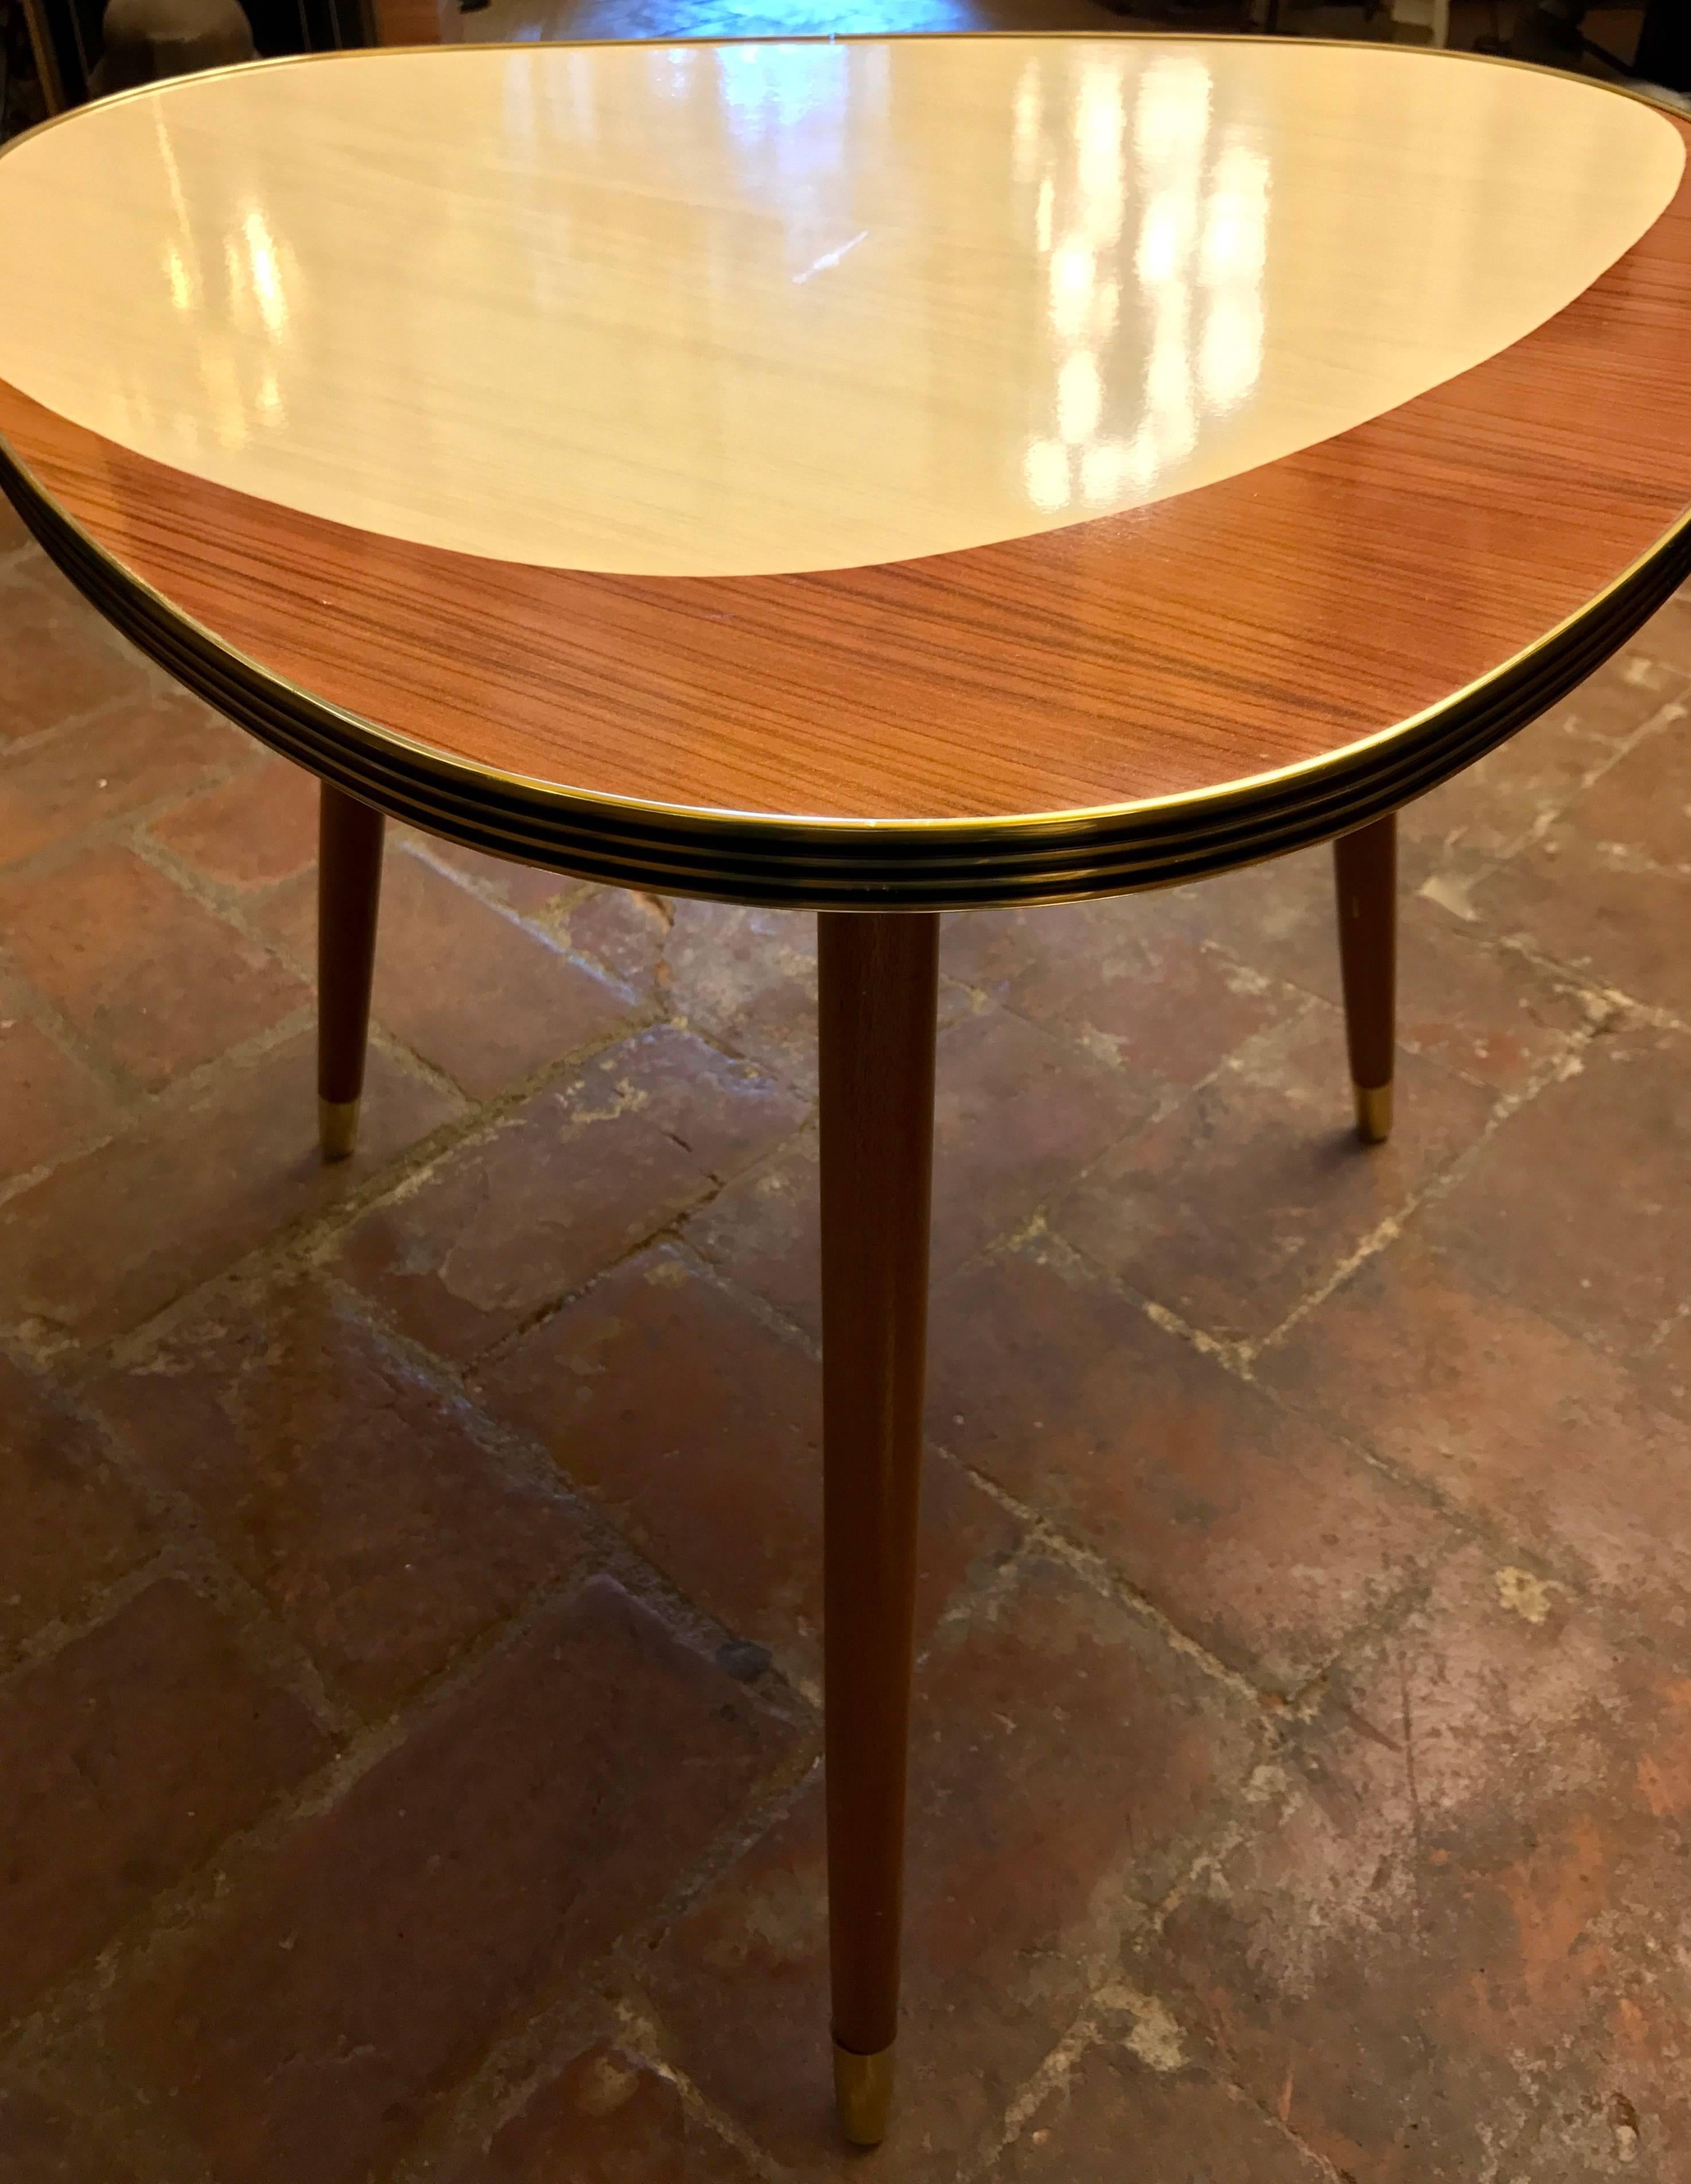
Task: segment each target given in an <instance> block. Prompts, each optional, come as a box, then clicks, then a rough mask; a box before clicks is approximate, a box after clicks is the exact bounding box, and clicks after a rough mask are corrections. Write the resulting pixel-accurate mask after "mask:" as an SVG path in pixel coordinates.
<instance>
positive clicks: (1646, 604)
mask: <svg viewBox="0 0 1691 2184" xmlns="http://www.w3.org/2000/svg"><path fill="white" fill-rule="evenodd" d="M20 485H22V486H23V487H24V490H25V493H26V494H27V495H28V498H29V499H30V500H31V502H35V503H37V505H36V506H34V507H25V510H24V512H25V516H26V519H29V520H31V527H32V528H35V529H36V531H37V532H38V535H42V536H43V543H46V544H47V546H48V550H49V551H50V552H52V553H53V556H54V559H55V560H58V561H59V565H60V566H61V567H62V568H64V571H65V572H66V574H67V575H69V576H70V577H71V579H72V581H73V582H75V583H76V584H77V585H78V587H79V588H81V589H82V590H83V591H84V592H85V593H87V595H88V596H89V597H90V598H91V599H92V600H93V601H94V603H95V604H96V605H97V606H98V607H99V608H100V609H101V610H102V611H103V612H104V613H106V614H107V615H108V616H109V618H110V619H112V620H113V621H114V622H115V623H116V625H117V626H118V627H120V628H122V629H123V630H125V631H126V633H128V634H129V635H130V636H131V638H134V639H135V641H136V642H137V643H139V644H140V645H141V646H142V649H144V650H146V651H148V653H149V654H150V655H152V656H153V658H154V659H156V660H159V663H160V664H161V665H162V666H165V667H166V668H167V669H168V670H170V671H171V672H173V673H175V674H176V675H177V676H178V677H180V679H181V680H182V681H184V682H187V684H188V685H189V687H191V688H194V689H196V690H198V692H199V693H200V694H202V695H203V696H204V697H206V698H207V699H209V701H210V702H211V703H212V704H214V705H217V706H219V707H220V709H221V710H224V711H225V712H226V713H228V714H229V715H230V716H232V717H233V718H235V719H237V720H239V721H241V722H242V723H243V725H244V726H245V727H248V730H249V731H250V732H251V733H254V735H256V736H257V737H258V738H259V739H260V741H262V742H265V743H267V744H270V745H271V747H272V748H273V749H278V750H280V751H281V752H282V753H283V755H286V756H287V757H289V758H292V759H293V760H296V762H299V763H301V764H304V765H305V766H309V767H310V768H311V770H313V771H314V772H318V773H319V774H321V775H323V776H324V777H327V778H329V779H331V780H332V781H335V782H336V783H338V785H339V786H341V787H342V788H346V789H348V790H349V791H350V792H351V793H353V794H361V795H363V796H364V797H365V798H366V800H367V801H370V802H371V803H374V804H376V805H379V806H381V807H382V808H384V809H386V810H388V811H392V812H393V814H394V815H395V816H399V817H402V818H406V819H409V820H411V821H412V822H415V823H416V824H418V825H420V826H421V827H424V828H426V829H427V830H428V831H431V832H433V833H438V834H440V835H443V836H444V837H445V838H449V839H452V840H458V841H462V842H466V843H468V844H471V845H472V846H474V847H477V848H483V849H490V850H494V851H495V852H497V853H499V854H502V855H507V856H511V855H516V856H517V857H519V858H524V859H526V860H527V861H528V862H530V863H534V864H539V865H544V866H553V867H555V868H557V869H561V870H565V871H568V872H576V873H578V874H580V875H581V876H582V877H588V878H596V879H603V880H608V881H611V882H612V883H615V884H617V885H621V886H633V887H648V888H656V889H661V891H663V892H665V893H668V894H692V895H697V896H701V897H706V898H718V899H722V900H732V901H741V902H745V901H756V902H767V903H770V904H779V905H785V906H788V907H793V908H814V909H826V908H834V909H851V908H860V909H895V908H900V907H909V908H928V909H942V908H947V907H952V908H959V909H961V908H968V907H976V906H984V905H994V904H998V905H1005V904H1011V903H1034V902H1054V901H1063V900H1077V899H1080V898H1082V897H1085V896H1086V895H1088V894H1115V893H1120V892H1126V891H1129V890H1131V889H1144V888H1154V887H1160V886H1168V885H1171V884H1176V883H1180V882H1181V881H1184V880H1189V879H1194V878H1197V877H1203V875H1205V874H1206V873H1208V872H1219V871H1225V870H1229V869H1231V868H1233V867H1236V866H1240V865H1242V864H1248V863H1252V862H1254V861H1260V860H1262V859H1264V858H1267V857H1271V856H1276V855H1283V854H1285V853H1286V851H1288V850H1293V849H1297V848H1301V847H1303V846H1306V845H1307V844H1311V843H1314V842H1319V841H1322V840H1325V839H1327V838H1330V837H1331V836H1332V835H1334V834H1337V833H1344V832H1346V831H1347V830H1348V829H1349V828H1350V827H1356V826H1359V825H1362V824H1365V823H1366V822H1368V821H1369V820H1370V819H1373V818H1376V817H1379V816H1383V814H1384V813H1385V812H1387V811H1392V810H1395V809H1397V808H1398V806H1399V805H1402V804H1404V803H1405V802H1408V801H1409V800H1410V799H1412V798H1413V797H1415V796H1416V795H1418V794H1422V793H1423V792H1424V791H1425V790H1426V789H1427V788H1431V787H1433V786H1434V785H1435V784H1436V783H1437V782H1438V781H1440V780H1442V779H1444V778H1446V777H1448V775H1449V774H1450V773H1451V772H1455V771H1456V770H1458V769H1459V767H1460V766H1465V765H1467V764H1469V763H1471V761H1472V760H1474V759H1476V758H1477V757H1479V756H1481V755H1482V754H1483V753H1484V752H1485V751H1486V750H1488V749H1492V748H1493V746H1494V745H1495V744H1498V742H1500V741H1501V740H1502V739H1503V738H1504V737H1505V736H1507V735H1508V734H1510V733H1512V732H1513V731H1514V729H1515V728H1516V727H1520V726H1521V725H1523V723H1524V722H1525V721H1527V720H1530V719H1532V718H1534V717H1536V716H1537V715H1538V713H1540V712H1542V711H1543V710H1544V709H1545V707H1546V706H1547V705H1550V704H1552V703H1554V701H1555V699H1557V698H1558V697H1559V696H1560V695H1561V694H1563V693H1564V692H1565V691H1566V690H1567V689H1569V688H1572V687H1573V686H1574V685H1575V684H1576V683H1577V682H1578V681H1580V680H1581V679H1582V677H1583V676H1584V675H1585V674H1587V673H1588V672H1589V671H1590V670H1591V669H1592V668H1593V667H1594V666H1597V665H1598V664H1599V662H1600V660H1602V659H1604V657H1606V656H1607V655H1608V654H1609V653H1610V651H1612V650H1613V649H1615V648H1616V646H1617V645H1618V644H1620V643H1622V642H1624V640H1625V638H1626V637H1627V635H1628V634H1629V633H1630V632H1631V630H1632V629H1633V628H1635V627H1638V624H1639V623H1640V622H1642V621H1644V619H1645V618H1646V617H1647V616H1648V615H1649V613H1651V612H1652V611H1653V610H1654V609H1655V606H1656V605H1658V604H1660V603H1661V602H1662V600H1664V599H1666V597H1667V596H1668V595H1669V593H1671V590H1672V588H1673V587H1674V585H1675V584H1676V583H1677V581H1678V580H1679V577H1680V576H1682V575H1683V574H1684V573H1687V571H1688V570H1691V526H1685V525H1682V526H1680V530H1679V532H1677V533H1676V534H1675V537H1676V538H1677V540H1678V542H1679V543H1678V545H1677V549H1676V551H1674V552H1673V553H1671V554H1658V555H1657V556H1656V557H1655V559H1654V560H1650V561H1649V562H1647V563H1645V564H1644V565H1643V568H1642V571H1641V573H1640V575H1639V577H1638V581H1637V582H1635V583H1634V584H1632V585H1631V586H1629V587H1627V588H1626V589H1625V590H1624V592H1623V591H1621V588H1619V587H1611V588H1610V592H1608V593H1604V594H1600V595H1599V599H1598V601H1597V602H1596V603H1594V604H1593V609H1592V610H1590V611H1588V613H1587V614H1586V615H1585V616H1583V617H1582V620H1581V621H1580V623H1579V625H1578V628H1577V632H1576V637H1577V641H1576V642H1574V643H1570V644H1568V645H1566V646H1565V647H1563V648H1561V649H1560V650H1559V651H1557V652H1555V653H1554V654H1547V653H1546V652H1545V651H1544V650H1543V649H1542V648H1541V649H1539V650H1538V651H1535V652H1533V653H1531V654H1529V655H1523V658H1524V660H1526V662H1527V666H1526V670H1525V671H1523V672H1521V673H1520V674H1518V675H1515V676H1511V677H1509V678H1508V681H1507V682H1506V684H1504V685H1502V686H1501V687H1500V686H1499V685H1498V682H1496V681H1495V680H1493V682H1492V683H1490V684H1487V685H1485V686H1482V691H1483V695H1484V697H1485V699H1486V700H1487V702H1486V703H1485V704H1484V705H1483V706H1482V707H1477V708H1476V707H1474V706H1469V707H1466V708H1462V709H1459V710H1458V709H1455V708H1454V707H1452V706H1447V708H1446V709H1445V710H1444V711H1443V713H1442V714H1441V715H1440V716H1439V717H1438V720H1437V722H1436V723H1435V724H1434V725H1435V727H1437V730H1438V731H1439V732H1438V733H1437V734H1428V735H1425V736H1422V737H1419V738H1415V740H1414V741H1413V742H1408V741H1400V742H1398V744H1395V745H1393V746H1392V749H1390V750H1389V751H1387V752H1386V753H1383V754H1381V758H1380V761H1379V762H1378V763H1375V762H1372V760H1373V755H1372V754H1371V753H1368V752H1365V753H1364V754H1363V762H1362V763H1360V764H1359V763H1358V762H1357V761H1356V760H1355V759H1354V757H1348V755H1347V754H1343V753H1342V754H1338V755H1337V759H1336V760H1335V761H1334V762H1333V763H1332V764H1331V765H1329V766H1327V767H1325V769H1324V772H1323V775H1322V777H1321V780H1320V783H1317V784H1316V786H1317V788H1319V790H1320V793H1319V794H1315V795H1313V796H1310V795H1304V796H1299V797H1298V798H1296V799H1292V798H1291V797H1289V796H1288V795H1287V794H1286V792H1285V791H1284V790H1280V791H1276V792H1275V793H1272V794H1258V795H1257V796H1255V797H1254V798H1249V799H1247V798H1245V797H1243V796H1236V795H1231V794H1230V795H1227V796H1225V797H1213V798H1211V799H1209V801H1210V803H1211V805H1212V809H1211V810H1210V811H1208V814H1205V813H1204V812H1203V811H1197V812H1194V813H1192V814H1191V815H1190V816H1191V817H1192V820H1193V821H1194V822H1195V823H1193V824H1192V825H1189V826H1186V827H1168V826H1166V825H1164V824H1153V825H1150V826H1147V825H1146V824H1145V823H1143V816H1142V815H1144V814H1145V813H1146V812H1147V811H1148V812H1149V813H1150V816H1151V817H1152V820H1153V821H1156V820H1157V819H1158V813H1157V811H1156V810H1155V808H1154V807H1151V806H1141V807H1128V809H1127V811H1126V812H1125V815H1124V816H1123V818H1122V819H1121V820H1120V821H1119V822H1116V823H1113V824H1112V823H1110V822H1108V821H1106V822H1102V823H1098V822H1092V823H1086V824H1083V825H1082V826H1080V827H1064V826H1063V825H1061V824H1058V823H1051V822H1046V823H1043V824H1034V825H1030V826H1029V827H1024V828H1022V829H1019V830H1017V832H1016V833H1015V835H1014V837H1013V839H1011V840H1006V839H1004V838H1003V835H1002V828H999V827H995V826H994V825H993V824H992V822H985V823H983V824H982V825H980V826H979V827H975V828H974V832H973V834H972V836H971V835H968V834H961V835H960V834H959V833H958V832H957V828H958V825H959V823H960V822H951V825H950V830H949V832H948V833H947V834H946V835H945V836H942V837H936V836H935V834H934V833H932V832H931V831H929V832H927V833H924V832H923V831H922V830H921V828H920V827H919V826H918V827H912V829H910V830H909V831H908V832H907V833H905V835H904V837H903V838H902V839H901V838H900V833H899V831H898V830H897V829H896V827H893V826H891V825H890V824H888V823H886V822H882V823H881V824H880V825H879V826H878V827H870V828H868V830H865V829H863V828H862V827H858V828H852V827H849V826H845V827H838V828H830V827H827V826H820V827H813V828H805V827H799V826H795V824H794V823H793V822H752V823H751V825H750V826H745V827H736V826H735V825H734V823H733V822H732V821H731V820H728V819H716V820H713V821H712V823H710V824H707V825H706V826H704V827H696V826H695V827H690V828H688V827H676V828H673V829H665V830H651V829H650V828H647V827H630V826H629V825H628V823H627V822H626V820H625V819H624V818H623V816H622V814H620V813H618V812H617V811H614V810H611V809H608V808H607V809H601V810H594V808H593V807H592V806H590V805H588V806H585V807H583V810H582V811H581V812H580V814H579V818H580V819H581V820H584V821H585V822H586V824H585V826H584V827H583V826H580V825H579V823H578V825H574V826H572V825H571V824H570V823H569V822H568V819H567V818H566V813H567V812H568V811H569V810H570V807H569V805H568V804H567V802H566V799H562V798H561V797H560V796H558V795H557V794H555V793H554V794H551V795H550V796H546V795H543V796H541V797H539V798H527V797H524V796H523V794H522V783H520V782H519V781H509V780H505V779H504V778H502V777H499V776H497V775H495V774H494V773H493V772H491V771H489V772H487V773H480V772H477V771H476V770H474V769H472V768H466V767H464V766H461V765H455V764H454V763H452V762H449V761H445V760H442V759H440V758H439V757H438V755H435V754H433V753H430V752H428V751H427V749H426V748H424V747H417V746H412V745H410V744H408V743H407V742H406V740H405V739H404V738H383V737H382V736H381V735H380V734H379V733H377V734H375V735H371V736H368V737H363V738H360V736H359V735H358V734H357V733H354V734H353V735H351V736H348V735H346V734H345V733H344V730H343V716H338V715H337V714H336V713H335V711H334V710H333V709H332V708H330V707H327V706H325V705H322V704H321V701H318V700H314V699H309V698H306V697H304V695H303V694H299V693H297V692H292V691H290V690H289V689H288V688H287V685H285V684H283V683H282V682H279V681H278V680H276V678H268V677H263V676H261V675H258V674H256V673H254V676H253V677H252V679H250V680H249V679H248V678H246V677H243V676H241V675H239V674H237V675H236V676H234V677H230V676H229V674H228V664H229V663H230V662H234V664H235V665H236V666H241V665H242V664H243V663H242V662H241V661H240V659H239V655H234V654H233V653H232V652H231V651H230V650H229V649H228V648H226V647H224V646H222V645H221V644H220V643H219V642H218V641H217V640H215V638H209V637H208V636H207V635H206V634H205V633H204V632H200V631H199V630H198V627H197V625H195V624H194V623H193V621H191V620H190V619H189V618H188V617H187V616H182V615H180V614H178V613H177V612H176V610H174V609H172V608H170V607H169V606H168V605H166V604H165V603H163V602H162V601H159V600H158V599H157V595H156V594H151V593H149V590H148V587H146V586H144V585H142V584H141V583H139V582H137V581H136V580H134V579H132V578H131V577H129V576H128V574H127V572H126V571H122V570H121V568H120V566H119V565H117V564H116V563H114V561H113V560H111V558H110V557H109V556H108V555H106V554H103V552H102V551H101V550H100V549H98V548H96V547H93V546H92V544H91V543H89V542H88V541H87V539H86V538H85V537H83V536H82V534H81V533H80V532H79V531H78V529H77V527H76V526H75V525H74V523H70V521H67V520H65V519H64V518H63V517H62V515H59V511H57V510H56V508H55V507H54V506H53V504H50V503H49V502H47V500H46V499H45V498H44V497H40V496H37V495H36V494H35V493H34V492H33V490H32V488H31V486H30V482H29V481H27V480H26V479H21V478H20ZM60 529H62V530H63V532H64V536H63V537H62V538H55V537H54V535H53V534H54V533H55V532H58V531H59V530H60ZM149 599H150V601H151V605H150V608H149ZM1599 608H1602V609H1604V610H1603V611H1600V612H1599ZM248 665H249V663H248ZM281 700H291V702H286V703H284V702H279V701H281ZM355 726H356V724H354V727H355ZM1347 761H1348V762H1347ZM1307 785H1308V784H1302V783H1293V784H1292V786H1293V787H1298V786H1307ZM466 786H467V788H468V791H469V793H468V794H467V796H466V795H465V794H463V790H464V788H466ZM1206 817H1207V819H1208V824H1206V823H1204V822H1205V820H1206ZM560 822H563V823H560ZM961 823H964V824H966V822H961ZM513 826H515V827H518V828H520V829H521V830H522V831H521V832H520V833H512V832H511V831H509V830H510V829H511V827H513Z"/></svg>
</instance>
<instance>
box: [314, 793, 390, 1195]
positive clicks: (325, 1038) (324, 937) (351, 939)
mask: <svg viewBox="0 0 1691 2184" xmlns="http://www.w3.org/2000/svg"><path fill="white" fill-rule="evenodd" d="M386 824H387V822H386V821H385V820H384V819H383V817H382V814H381V813H380V812H379V811H372V810H371V807H370V806H369V805H367V804H360V803H359V802H358V800H357V799H356V798H355V797H351V796H347V795H343V794H342V792H341V791H340V790H339V789H338V788H331V787H330V785H329V783H327V782H324V783H322V789H321V802H320V805H319V811H318V850H317V1121H318V1128H319V1132H320V1134H321V1139H322V1146H323V1157H324V1158H325V1159H326V1160H344V1159H345V1157H346V1156H347V1155H348V1154H349V1152H351V1151H352V1150H353V1147H354V1145H356V1144H357V1142H358V1105H359V1100H360V1098H361V1097H362V1095H363V1092H364V1051H365V1046H366V1042H367V1041H368V1039H369V1035H370V982H371V974H372V973H373V972H374V970H375V967H376V914H377V906H378V905H379V904H380V901H381V898H382V832H383V829H384V827H386Z"/></svg>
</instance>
